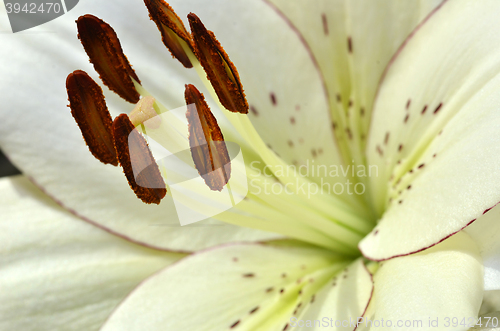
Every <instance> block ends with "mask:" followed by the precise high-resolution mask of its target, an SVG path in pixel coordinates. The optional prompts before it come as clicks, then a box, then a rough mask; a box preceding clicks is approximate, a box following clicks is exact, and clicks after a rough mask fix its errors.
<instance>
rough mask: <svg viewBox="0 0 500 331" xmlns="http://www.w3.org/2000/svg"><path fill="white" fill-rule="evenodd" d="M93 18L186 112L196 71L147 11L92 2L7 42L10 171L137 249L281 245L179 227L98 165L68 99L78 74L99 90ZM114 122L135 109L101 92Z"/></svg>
mask: <svg viewBox="0 0 500 331" xmlns="http://www.w3.org/2000/svg"><path fill="white" fill-rule="evenodd" d="M85 13H92V14H94V15H97V16H99V17H101V18H102V19H104V20H105V21H107V22H108V23H110V24H111V25H112V26H113V27H114V29H115V31H116V32H117V34H118V36H119V38H120V40H121V43H122V47H123V49H124V52H125V54H127V56H128V59H129V60H130V62H131V63H132V65H133V66H134V68H135V69H136V72H137V74H138V76H139V77H140V78H141V79H142V81H143V84H144V86H145V87H146V88H147V89H148V90H149V91H150V92H152V93H153V94H154V95H155V96H158V97H159V98H160V100H161V101H163V102H164V104H165V105H166V106H167V107H171V108H175V107H179V106H182V105H184V104H185V102H184V99H183V95H184V94H183V93H184V84H185V83H193V82H198V81H199V79H198V77H197V75H196V73H195V72H194V71H193V70H191V71H190V70H186V69H184V68H183V67H182V65H180V64H179V63H178V62H177V61H176V60H173V59H171V56H170V55H169V52H168V50H167V49H165V47H164V45H163V43H162V42H161V38H160V35H159V32H158V31H157V29H156V26H155V24H154V23H153V22H151V21H150V20H149V17H148V12H147V9H146V7H145V6H144V4H143V3H142V2H141V1H128V2H120V4H119V5H116V4H114V3H102V1H92V0H90V1H85V2H84V3H83V2H82V3H80V4H79V5H78V6H76V7H75V8H74V9H73V10H71V11H70V12H69V13H67V14H66V15H64V16H62V17H60V18H58V19H56V20H53V21H51V22H49V23H46V24H44V25H42V26H40V27H37V28H34V29H33V30H28V31H26V32H21V33H16V34H10V33H9V34H1V36H0V38H1V43H2V45H3V47H1V49H0V57H1V58H2V61H1V63H0V72H1V73H2V77H4V79H2V80H1V81H0V87H1V89H0V90H1V91H2V92H1V94H0V95H1V96H2V100H3V105H2V107H1V108H0V114H1V115H0V117H1V118H2V121H0V146H1V148H2V149H3V150H4V151H5V152H6V154H8V156H9V157H10V158H11V159H12V161H13V162H14V163H15V164H16V165H17V166H18V167H19V168H20V169H21V170H22V171H23V173H25V174H26V175H28V176H30V177H32V178H33V179H34V181H35V182H36V183H37V184H38V185H40V186H42V187H43V188H44V190H46V192H47V193H48V194H49V195H51V196H52V197H54V198H55V199H57V201H59V203H60V204H62V205H63V206H65V207H66V208H67V209H70V210H72V211H74V213H75V214H78V215H79V216H81V217H82V218H85V219H87V220H89V221H91V222H94V223H96V224H99V226H101V227H104V228H106V229H108V230H109V231H112V232H115V233H119V234H120V235H121V236H124V237H128V238H130V239H131V240H134V241H136V242H138V243H143V244H146V245H149V246H152V247H158V248H163V249H172V250H183V251H186V250H188V251H191V250H196V249H200V248H204V247H208V246H211V245H215V244H219V243H223V242H228V241H238V240H241V241H253V240H263V239H270V238H276V237H277V236H276V235H274V234H270V233H265V232H261V231H256V230H249V229H244V228H239V227H236V226H233V225H227V224H225V223H221V222H217V221H213V220H210V221H205V222H203V223H198V224H195V225H193V226H189V227H182V228H181V227H180V225H179V221H178V220H177V216H176V212H175V207H174V206H173V203H172V201H169V200H168V199H165V200H164V201H163V202H162V203H161V205H160V206H149V205H144V204H143V203H142V202H141V201H140V200H139V199H137V197H136V196H135V194H134V193H133V192H132V190H131V189H130V188H129V186H128V184H127V181H126V179H125V176H124V175H123V172H122V170H121V169H120V168H119V167H116V168H115V167H112V166H109V165H107V166H106V165H103V164H101V163H100V162H99V161H97V160H95V159H94V158H93V157H92V155H91V154H90V152H89V151H88V148H87V146H85V143H84V141H83V139H82V136H81V133H80V132H79V129H78V127H77V125H76V123H75V121H74V120H73V118H72V116H71V114H70V111H69V109H68V108H67V107H66V105H67V104H68V101H67V98H68V97H67V95H66V91H65V80H66V76H67V75H68V74H69V73H70V72H72V71H73V70H75V69H83V70H85V71H87V72H88V73H89V74H90V75H91V76H92V77H93V78H94V79H95V80H96V81H99V79H98V76H97V74H96V73H95V72H94V70H93V68H92V65H91V64H90V63H89V62H88V58H87V56H86V54H85V52H84V50H83V47H82V46H81V45H80V42H79V40H78V39H77V37H76V35H77V32H76V24H75V23H74V21H75V19H76V18H77V17H78V16H79V15H82V14H85ZM104 91H105V93H107V103H108V107H109V108H110V110H111V112H112V114H113V115H117V114H118V113H122V112H129V111H130V110H132V108H133V105H131V104H128V103H127V102H125V101H123V100H120V99H119V98H118V97H116V96H115V95H114V94H112V93H108V92H109V90H108V89H107V88H106V87H104Z"/></svg>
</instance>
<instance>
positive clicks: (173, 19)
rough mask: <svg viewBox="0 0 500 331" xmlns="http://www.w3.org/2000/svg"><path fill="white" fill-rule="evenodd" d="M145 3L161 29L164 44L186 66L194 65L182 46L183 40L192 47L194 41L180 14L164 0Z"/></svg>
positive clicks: (145, 0) (146, 0)
mask: <svg viewBox="0 0 500 331" xmlns="http://www.w3.org/2000/svg"><path fill="white" fill-rule="evenodd" d="M144 3H145V4H146V7H148V11H149V17H150V18H151V20H152V21H154V22H155V23H156V26H157V27H158V30H160V33H161V37H162V40H163V44H165V46H166V47H167V48H168V50H169V51H170V53H171V54H172V56H173V57H174V58H176V59H177V60H179V62H181V63H182V64H183V65H184V67H186V68H192V67H193V65H192V64H191V61H189V57H188V55H187V54H186V52H185V51H184V48H183V47H182V44H181V40H183V41H184V42H186V43H187V44H188V46H189V47H190V48H191V49H192V48H193V46H192V42H193V41H192V39H191V36H190V34H189V33H188V32H187V30H186V28H185V27H184V24H183V23H182V21H181V19H180V18H179V16H177V14H176V13H175V12H174V10H173V9H172V7H170V5H169V4H168V3H166V2H165V1H164V0H144Z"/></svg>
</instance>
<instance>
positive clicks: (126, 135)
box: [113, 114, 167, 204]
mask: <svg viewBox="0 0 500 331" xmlns="http://www.w3.org/2000/svg"><path fill="white" fill-rule="evenodd" d="M113 137H114V142H115V148H116V151H117V153H118V159H119V160H120V164H121V166H122V168H123V172H124V173H125V176H126V177H127V180H128V183H129V185H130V187H131V188H132V190H133V191H134V193H135V194H136V195H137V197H138V198H139V199H141V200H142V201H143V202H144V203H156V204H159V203H160V201H161V199H163V198H164V197H165V194H166V193H167V189H166V188H165V182H164V181H163V178H162V176H161V174H160V170H159V169H158V165H157V164H156V161H155V160H154V158H153V155H152V154H151V151H150V150H149V147H148V143H147V142H146V140H145V139H144V137H143V136H142V135H141V134H140V133H139V131H137V130H136V129H135V127H134V125H133V124H132V122H130V120H129V118H128V116H127V115H126V114H121V115H119V116H118V117H117V118H115V120H114V122H113ZM134 169H136V172H137V171H138V170H140V172H139V174H135V175H134Z"/></svg>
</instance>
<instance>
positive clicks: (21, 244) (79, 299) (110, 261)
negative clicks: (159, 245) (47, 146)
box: [0, 176, 183, 331]
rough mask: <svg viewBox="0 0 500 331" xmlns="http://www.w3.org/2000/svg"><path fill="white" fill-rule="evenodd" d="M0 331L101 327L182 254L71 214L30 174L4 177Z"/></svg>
mask: <svg viewBox="0 0 500 331" xmlns="http://www.w3.org/2000/svg"><path fill="white" fill-rule="evenodd" d="M0 210H1V215H2V218H1V219H0V242H1V243H2V245H1V246H0V265H2V269H1V272H0V288H2V290H1V291H0V329H2V330H23V331H29V330H33V331H35V330H36V331H39V330H47V331H49V330H50V331H55V330H97V329H99V327H100V325H101V324H102V323H103V322H104V320H105V319H106V317H107V316H108V315H109V314H110V313H111V311H112V310H113V309H114V308H115V307H116V306H117V305H118V303H119V302H120V301H121V300H122V299H123V298H124V297H125V296H126V295H127V293H129V292H130V291H131V290H132V289H133V288H134V287H135V286H136V285H137V284H138V283H139V282H140V281H142V280H143V279H144V278H146V277H148V276H150V275H151V274H152V273H154V272H156V271H157V270H159V269H161V268H163V267H165V266H167V265H169V264H171V263H173V262H174V261H176V260H178V259H179V258H181V257H182V256H183V255H182V254H175V253H167V252H161V251H155V250H152V249H149V248H144V247H141V246H138V245H135V244H132V243H130V242H127V241H125V240H123V239H121V238H118V237H116V236H113V235H111V234H109V233H107V232H105V231H103V230H101V229H98V228H96V227H93V226H91V225H90V224H87V223H85V222H83V221H82V220H80V219H78V218H76V217H74V216H72V215H71V214H69V213H68V212H66V211H65V210H63V209H62V208H60V207H59V206H57V205H56V204H55V203H54V202H53V201H52V200H51V199H50V198H48V197H47V196H45V195H44V194H43V193H42V192H41V191H40V190H39V189H37V188H36V187H35V186H33V184H31V183H30V182H29V181H28V180H27V179H26V178H25V177H21V176H19V177H12V178H4V179H2V180H0Z"/></svg>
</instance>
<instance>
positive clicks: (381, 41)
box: [270, 0, 440, 162]
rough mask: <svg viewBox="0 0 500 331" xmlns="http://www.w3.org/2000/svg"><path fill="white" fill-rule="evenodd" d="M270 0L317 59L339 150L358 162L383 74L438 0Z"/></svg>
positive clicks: (349, 158)
mask: <svg viewBox="0 0 500 331" xmlns="http://www.w3.org/2000/svg"><path fill="white" fill-rule="evenodd" d="M270 1H271V2H272V3H273V4H275V5H276V6H277V7H278V8H279V10H281V11H282V12H283V13H284V14H285V15H286V16H287V17H288V18H289V19H290V20H291V22H292V24H294V25H295V26H296V27H297V29H298V30H299V31H300V33H301V34H302V35H303V37H304V39H305V41H306V42H307V44H308V45H309V46H310V48H311V50H312V52H313V54H314V56H315V58H316V60H317V62H318V65H319V67H320V69H321V71H322V74H323V77H324V79H325V82H326V85H327V88H328V94H329V97H330V106H331V110H332V117H333V120H334V122H336V123H337V127H339V128H340V130H337V132H336V133H337V136H338V139H339V143H340V144H341V145H344V146H346V147H348V148H349V149H350V151H346V150H343V152H344V156H345V157H346V160H348V161H350V160H351V157H352V158H354V159H355V160H356V161H357V162H363V161H364V158H363V156H362V154H361V151H362V147H361V146H364V144H365V140H364V138H362V137H366V135H367V131H368V126H369V123H370V115H371V109H372V104H373V99H374V97H375V92H376V90H377V86H378V84H379V81H380V78H381V76H382V72H383V71H384V68H385V67H386V65H387V63H388V62H389V60H390V58H391V57H392V56H393V54H394V52H395V51H396V50H397V49H398V47H399V46H400V45H401V43H402V42H403V41H404V40H405V38H406V37H407V36H408V34H409V33H410V32H411V31H412V30H413V29H414V28H415V27H416V26H417V24H418V23H419V22H420V21H421V20H422V19H423V18H424V17H426V15H427V14H428V13H429V12H430V11H431V10H432V9H433V8H434V7H436V5H437V4H439V2H440V0H425V1H398V0H391V1H386V0H376V1H352V0H347V1H343V0H340V1H332V0H322V1H314V2H311V1H308V0H299V1H288V0H270ZM305 8H307V9H305ZM337 96H338V97H339V99H340V101H337V98H338V97H337ZM347 129H349V132H350V134H347V132H346V131H347ZM351 134H352V138H351V139H349V136H350V135H351ZM349 153H350V155H349Z"/></svg>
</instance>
